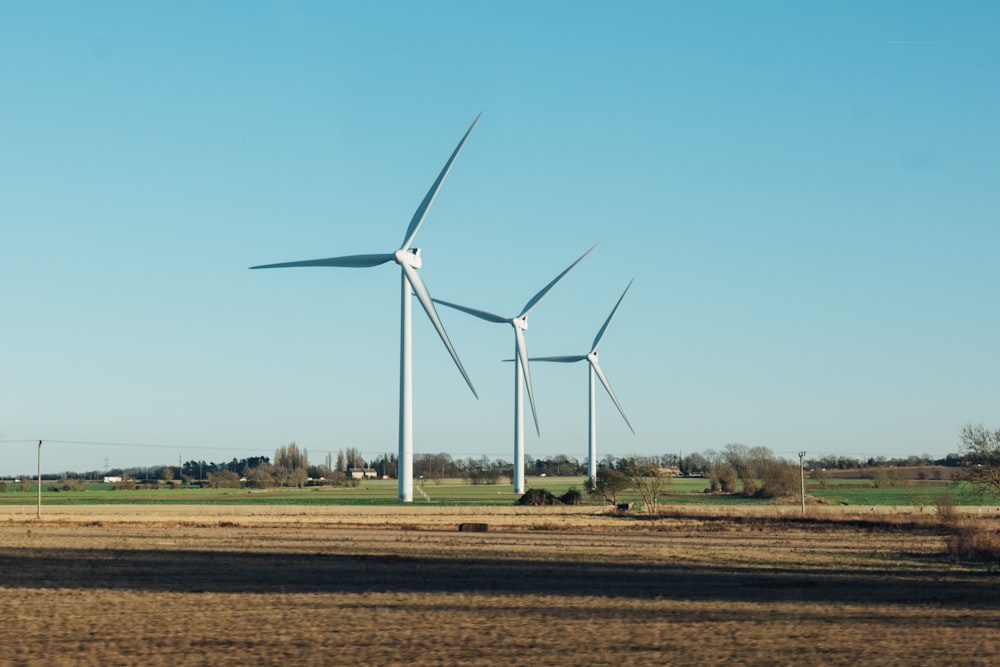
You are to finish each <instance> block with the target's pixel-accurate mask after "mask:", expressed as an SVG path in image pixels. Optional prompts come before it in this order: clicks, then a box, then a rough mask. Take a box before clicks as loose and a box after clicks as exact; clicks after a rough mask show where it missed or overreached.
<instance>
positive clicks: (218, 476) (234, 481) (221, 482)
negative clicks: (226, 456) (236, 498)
mask: <svg viewBox="0 0 1000 667" xmlns="http://www.w3.org/2000/svg"><path fill="white" fill-rule="evenodd" d="M208 485H209V486H210V487H211V488H213V489H238V488H240V476H239V475H237V474H236V473H234V472H233V471H232V470H220V471H218V472H210V473H208Z"/></svg>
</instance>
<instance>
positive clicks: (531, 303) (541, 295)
mask: <svg viewBox="0 0 1000 667" xmlns="http://www.w3.org/2000/svg"><path fill="white" fill-rule="evenodd" d="M597 245H598V244H596V243H595V244H594V245H592V246H590V249H589V250H587V252H585V253H583V254H582V255H580V257H579V258H578V259H577V260H576V261H575V262H573V263H572V264H570V265H569V266H568V267H566V269H565V270H564V271H563V272H562V273H560V274H559V275H558V276H556V277H555V278H554V279H553V280H552V282H550V283H549V284H548V285H546V286H545V287H543V288H542V289H541V291H539V292H538V294H536V295H535V296H533V297H532V298H531V301H529V302H528V303H526V304H524V308H522V309H521V313H520V315H518V317H521V316H523V315H527V314H528V313H529V312H531V309H532V308H534V307H535V306H537V305H538V302H539V301H541V300H542V299H544V298H545V295H546V294H548V293H549V290H551V289H552V288H553V287H555V286H556V284H557V283H558V282H559V281H560V280H562V279H563V276H565V275H566V274H567V273H569V272H570V270H571V269H572V268H573V267H574V266H576V265H577V264H579V263H580V261H581V260H582V259H583V258H584V257H586V256H587V255H589V254H590V251H591V250H593V249H594V248H596V247H597Z"/></svg>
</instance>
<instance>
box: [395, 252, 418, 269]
mask: <svg viewBox="0 0 1000 667" xmlns="http://www.w3.org/2000/svg"><path fill="white" fill-rule="evenodd" d="M393 258H394V259H395V260H396V264H400V265H402V264H406V265H407V266H409V267H410V268H413V269H419V268H420V267H421V266H422V265H423V262H422V261H421V259H420V248H400V249H399V250H397V251H396V252H395V253H393Z"/></svg>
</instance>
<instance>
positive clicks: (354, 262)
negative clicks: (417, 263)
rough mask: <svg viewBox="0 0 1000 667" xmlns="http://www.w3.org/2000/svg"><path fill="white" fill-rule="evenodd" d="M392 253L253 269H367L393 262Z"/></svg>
mask: <svg viewBox="0 0 1000 667" xmlns="http://www.w3.org/2000/svg"><path fill="white" fill-rule="evenodd" d="M393 258H394V256H393V255H392V253H388V254H385V253H380V254H377V255H347V256H344V257H327V258H326V259H306V260H302V261H300V262H281V263H280V264H261V265H260V266H251V267H250V268H251V269H287V268H292V267H298V266H346V267H349V268H367V267H369V266H378V265H379V264H385V263H386V262H391V261H392V260H393Z"/></svg>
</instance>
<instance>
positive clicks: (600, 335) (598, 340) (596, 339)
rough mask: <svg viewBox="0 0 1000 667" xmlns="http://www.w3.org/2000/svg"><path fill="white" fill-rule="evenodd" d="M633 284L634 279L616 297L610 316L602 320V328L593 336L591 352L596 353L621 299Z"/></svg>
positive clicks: (620, 303)
mask: <svg viewBox="0 0 1000 667" xmlns="http://www.w3.org/2000/svg"><path fill="white" fill-rule="evenodd" d="M633 282H635V278H633V279H632V280H630V281H628V285H626V286H625V291H624V292H622V295H621V296H620V297H618V303H616V304H615V307H614V308H612V309H611V314H610V315H608V319H606V320H604V326H602V327H601V330H600V331H598V332H597V335H596V336H594V344H593V345H591V346H590V351H591V352H596V351H597V346H598V345H600V344H601V339H602V338H604V332H606V331H607V330H608V325H609V324H611V318H612V317H614V316H615V312H617V310H618V306H620V305H622V299H624V298H625V294H626V292H628V288H629V287H631V286H632V283H633Z"/></svg>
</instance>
